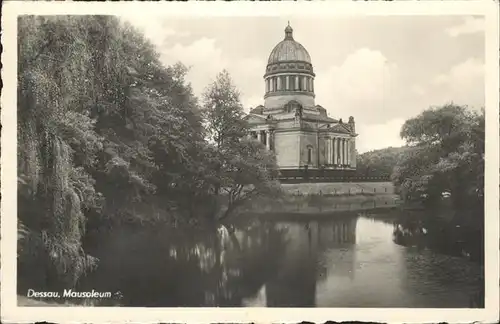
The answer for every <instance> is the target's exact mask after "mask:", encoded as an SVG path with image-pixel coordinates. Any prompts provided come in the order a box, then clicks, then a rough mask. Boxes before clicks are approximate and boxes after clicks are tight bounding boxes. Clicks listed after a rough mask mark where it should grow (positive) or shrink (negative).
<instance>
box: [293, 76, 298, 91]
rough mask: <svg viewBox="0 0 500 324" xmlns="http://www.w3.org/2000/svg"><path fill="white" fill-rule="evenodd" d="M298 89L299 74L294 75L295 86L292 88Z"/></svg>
mask: <svg viewBox="0 0 500 324" xmlns="http://www.w3.org/2000/svg"><path fill="white" fill-rule="evenodd" d="M298 89H299V76H295V88H294V89H293V90H298Z"/></svg>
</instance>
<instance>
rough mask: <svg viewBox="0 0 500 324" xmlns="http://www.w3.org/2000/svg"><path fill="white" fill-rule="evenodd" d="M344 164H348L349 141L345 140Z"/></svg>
mask: <svg viewBox="0 0 500 324" xmlns="http://www.w3.org/2000/svg"><path fill="white" fill-rule="evenodd" d="M344 164H347V140H346V139H345V138H344Z"/></svg>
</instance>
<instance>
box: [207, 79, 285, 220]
mask: <svg viewBox="0 0 500 324" xmlns="http://www.w3.org/2000/svg"><path fill="white" fill-rule="evenodd" d="M203 116H204V122H205V128H206V129H207V133H208V142H209V145H212V146H213V148H209V149H208V150H207V152H209V154H208V156H209V159H208V160H209V161H210V163H209V164H208V166H209V168H210V170H211V172H213V176H212V177H211V179H212V181H213V194H214V196H215V197H216V198H215V199H214V200H213V202H214V205H213V208H212V211H213V213H214V215H220V216H216V217H218V218H220V219H224V218H226V217H228V216H229V215H230V214H231V213H232V212H233V211H234V210H235V209H237V208H238V207H240V206H242V205H243V204H244V203H245V202H247V201H248V200H250V199H251V198H254V197H257V196H259V195H264V194H271V193H272V192H276V190H277V189H278V188H279V186H278V184H277V182H276V181H275V179H276V178H277V175H278V171H277V165H276V160H275V156H274V154H273V153H272V152H269V151H267V150H266V148H265V147H264V145H262V144H261V143H258V142H256V141H254V140H250V139H248V138H246V135H247V134H248V131H249V129H248V125H247V123H246V121H245V120H244V119H243V118H244V116H245V114H244V112H243V108H242V105H241V103H240V99H239V92H238V90H237V89H236V87H235V86H234V85H233V82H232V80H231V77H230V75H229V73H228V72H227V71H225V70H224V71H222V72H221V73H219V74H218V75H217V77H216V79H215V81H214V82H213V83H212V84H211V85H210V86H209V87H208V88H207V89H206V90H205V93H204V94H203ZM221 190H222V194H221ZM221 199H223V200H224V203H223V205H225V211H223V212H222V208H221V204H219V203H218V202H220V201H221Z"/></svg>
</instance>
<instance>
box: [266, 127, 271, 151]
mask: <svg viewBox="0 0 500 324" xmlns="http://www.w3.org/2000/svg"><path fill="white" fill-rule="evenodd" d="M266 148H267V149H268V150H269V151H270V150H271V132H270V131H268V130H267V131H266Z"/></svg>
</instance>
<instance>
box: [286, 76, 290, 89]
mask: <svg viewBox="0 0 500 324" xmlns="http://www.w3.org/2000/svg"><path fill="white" fill-rule="evenodd" d="M285 89H286V90H290V76H289V75H287V76H286V88H285Z"/></svg>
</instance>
